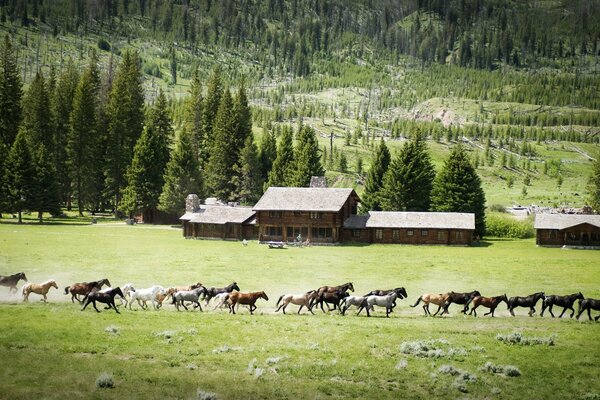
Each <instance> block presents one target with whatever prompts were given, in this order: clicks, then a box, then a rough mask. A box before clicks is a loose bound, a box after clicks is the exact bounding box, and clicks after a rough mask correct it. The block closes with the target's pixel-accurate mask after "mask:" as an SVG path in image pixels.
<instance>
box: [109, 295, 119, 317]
mask: <svg viewBox="0 0 600 400" xmlns="http://www.w3.org/2000/svg"><path fill="white" fill-rule="evenodd" d="M108 305H109V306H110V305H112V308H114V309H115V311H116V312H117V314H121V313H120V312H119V310H117V305H116V304H115V300H114V299H113V300H112V301H111V302H110V303H108Z"/></svg>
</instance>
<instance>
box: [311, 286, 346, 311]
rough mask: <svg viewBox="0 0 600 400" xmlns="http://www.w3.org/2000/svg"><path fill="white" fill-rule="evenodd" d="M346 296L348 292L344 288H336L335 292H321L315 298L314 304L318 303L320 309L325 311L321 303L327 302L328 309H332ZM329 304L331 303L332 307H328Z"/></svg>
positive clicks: (337, 306)
mask: <svg viewBox="0 0 600 400" xmlns="http://www.w3.org/2000/svg"><path fill="white" fill-rule="evenodd" d="M348 296H349V294H348V292H347V291H345V290H337V291H335V292H323V293H321V294H320V295H319V296H318V297H317V300H316V301H315V303H314V304H315V305H319V304H320V305H321V311H323V312H325V310H324V309H323V303H327V309H328V311H333V310H335V309H336V308H339V306H340V301H342V299H343V298H344V297H348ZM329 304H333V308H329Z"/></svg>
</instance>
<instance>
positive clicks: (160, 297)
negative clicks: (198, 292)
mask: <svg viewBox="0 0 600 400" xmlns="http://www.w3.org/2000/svg"><path fill="white" fill-rule="evenodd" d="M192 290H193V289H192ZM177 292H183V290H177V289H176V288H174V287H170V288H168V289H167V290H165V291H159V292H158V293H157V294H156V307H157V308H161V307H162V304H163V302H164V301H165V300H166V299H168V298H169V296H173V295H174V294H175V293H177ZM194 308H196V305H194Z"/></svg>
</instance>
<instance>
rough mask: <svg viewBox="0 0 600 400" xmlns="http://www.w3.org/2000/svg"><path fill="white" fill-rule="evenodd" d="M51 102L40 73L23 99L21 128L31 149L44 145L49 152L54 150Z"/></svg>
mask: <svg viewBox="0 0 600 400" xmlns="http://www.w3.org/2000/svg"><path fill="white" fill-rule="evenodd" d="M49 100H50V97H49V95H48V91H47V90H46V82H45V80H44V76H43V75H42V74H41V73H40V72H38V73H37V74H36V75H35V78H34V80H33V82H31V85H30V86H29V89H28V90H27V92H26V93H25V96H24V98H23V121H22V123H21V128H22V129H23V130H24V131H25V134H26V135H27V140H28V141H29V145H30V146H31V148H36V147H37V146H39V145H42V144H43V145H44V146H45V147H46V150H47V151H48V150H51V149H54V143H53V142H54V138H53V135H52V130H51V115H50V101H49Z"/></svg>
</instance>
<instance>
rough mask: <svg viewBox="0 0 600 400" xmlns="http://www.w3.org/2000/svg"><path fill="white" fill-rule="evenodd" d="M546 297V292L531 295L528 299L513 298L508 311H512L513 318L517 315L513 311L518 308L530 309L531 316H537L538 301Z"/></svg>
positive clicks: (510, 300) (509, 301) (509, 302)
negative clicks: (536, 306)
mask: <svg viewBox="0 0 600 400" xmlns="http://www.w3.org/2000/svg"><path fill="white" fill-rule="evenodd" d="M544 297H545V295H544V292H538V293H534V294H530V295H529V296H526V297H518V296H516V297H511V298H510V299H508V303H507V304H508V311H510V315H512V316H513V317H514V316H515V313H514V312H513V310H514V309H515V308H517V307H529V316H530V317H531V316H533V314H535V305H536V304H537V302H538V300H540V299H544Z"/></svg>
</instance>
